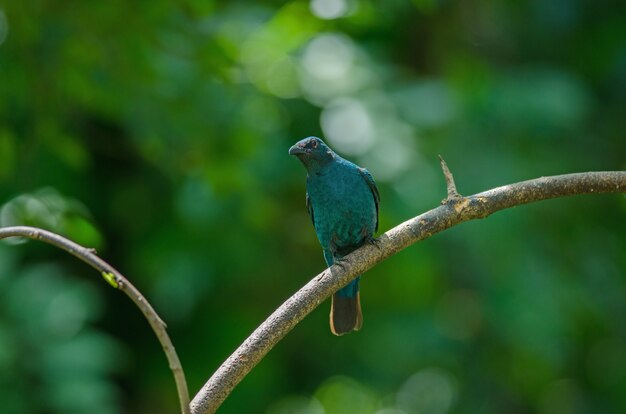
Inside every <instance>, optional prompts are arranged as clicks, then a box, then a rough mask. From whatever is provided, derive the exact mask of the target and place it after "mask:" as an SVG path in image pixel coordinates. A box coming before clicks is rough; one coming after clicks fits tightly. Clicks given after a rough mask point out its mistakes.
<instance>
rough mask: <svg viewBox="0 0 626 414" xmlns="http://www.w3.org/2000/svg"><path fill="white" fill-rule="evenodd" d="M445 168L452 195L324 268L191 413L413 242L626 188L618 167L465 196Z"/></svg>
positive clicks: (210, 405) (220, 396)
mask: <svg viewBox="0 0 626 414" xmlns="http://www.w3.org/2000/svg"><path fill="white" fill-rule="evenodd" d="M444 165H445V163H442V166H444ZM446 170H447V167H445V168H444V173H445V175H446V179H447V180H446V181H447V183H448V198H446V199H445V200H444V201H443V203H442V205H441V206H439V207H437V208H435V209H433V210H430V211H428V212H426V213H424V214H421V215H419V216H417V217H414V218H412V219H410V220H408V221H405V222H404V223H402V224H400V225H398V226H396V227H394V228H393V229H391V230H389V231H387V232H386V233H385V234H383V235H381V236H380V237H379V238H378V239H377V241H376V243H371V244H366V245H364V246H362V247H361V248H359V249H357V250H355V251H354V252H353V253H351V254H349V255H348V256H346V257H345V258H344V260H343V261H342V263H341V266H337V265H333V266H331V267H330V268H328V269H326V270H324V271H323V272H322V273H320V274H319V275H317V276H315V277H314V278H313V279H312V280H311V281H310V282H309V283H307V284H306V285H305V286H304V287H303V288H302V289H300V290H299V291H298V292H296V294H294V295H293V296H292V297H290V298H289V299H287V301H286V302H285V303H283V304H282V305H281V306H280V307H279V308H278V309H276V311H274V313H272V315H270V316H269V317H268V318H267V319H266V320H265V322H263V323H262V324H261V325H260V326H259V327H258V328H257V329H256V330H255V331H254V332H253V333H252V334H251V335H250V336H249V337H248V339H246V340H245V341H244V342H243V344H241V346H240V347H239V348H238V349H237V350H236V351H235V352H234V353H233V354H232V355H231V356H230V357H228V359H227V360H226V361H225V362H224V363H223V364H222V365H221V366H220V367H219V369H218V370H217V371H216V372H215V373H214V374H213V376H212V377H211V378H209V380H208V381H207V383H206V384H205V385H204V386H203V387H202V389H201V390H200V391H199V392H198V394H197V395H196V396H195V397H194V399H193V400H192V402H191V411H192V413H193V414H206V413H214V412H215V411H216V410H217V409H218V408H219V406H220V405H221V404H222V402H223V401H224V400H225V399H226V397H228V395H229V394H230V392H231V391H232V390H233V388H235V386H236V385H237V384H238V383H239V382H240V381H241V380H242V379H243V378H244V377H245V376H246V375H247V374H248V372H250V370H252V368H254V366H256V364H258V363H259V361H261V359H263V357H264V356H265V355H266V354H267V353H268V352H269V351H270V350H271V349H272V348H273V347H274V345H276V343H277V342H278V341H280V340H281V339H282V338H283V337H284V336H285V335H286V334H287V333H288V332H289V331H290V330H291V329H293V327H294V326H296V325H297V324H298V323H299V322H300V321H301V320H302V319H304V317H305V316H306V315H308V314H309V313H310V312H311V311H312V310H313V309H315V308H316V307H317V306H318V305H319V304H320V303H322V302H323V301H324V300H325V299H327V298H328V297H329V296H330V295H332V294H333V293H334V292H335V291H336V290H337V289H339V288H341V287H342V286H345V285H346V284H347V283H348V282H350V281H351V280H352V279H354V278H355V277H356V276H357V275H359V274H362V273H364V272H366V271H367V270H369V269H371V268H372V267H374V266H375V265H376V264H378V263H380V262H381V261H383V260H385V259H387V258H388V257H390V256H392V255H394V254H396V253H398V252H399V251H400V250H402V249H405V248H406V247H408V246H410V245H411V244H413V243H416V242H418V241H420V240H424V239H426V238H428V237H430V236H432V235H433V234H435V233H439V232H440V231H443V230H446V229H448V228H450V227H452V226H455V225H457V224H459V223H462V222H464V221H468V220H473V219H478V218H485V217H487V216H489V215H490V214H493V213H495V212H496V211H499V210H502V209H505V208H509V207H514V206H518V205H522V204H527V203H532V202H535V201H540V200H546V199H549V198H557V197H565V196H570V195H576V194H590V193H620V192H626V172H623V171H616V172H588V173H578V174H567V175H558V176H552V177H542V178H538V179H535V180H529V181H524V182H520V183H516V184H511V185H506V186H503V187H498V188H494V189H492V190H489V191H485V192H482V193H479V194H475V195H473V196H469V197H462V196H459V195H458V193H457V192H456V188H455V186H454V181H453V180H452V179H451V177H452V175H451V174H450V173H449V171H446Z"/></svg>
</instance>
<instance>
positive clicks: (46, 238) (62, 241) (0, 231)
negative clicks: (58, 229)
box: [0, 226, 190, 414]
mask: <svg viewBox="0 0 626 414" xmlns="http://www.w3.org/2000/svg"><path fill="white" fill-rule="evenodd" d="M7 237H26V238H29V239H33V240H41V241H43V242H46V243H49V244H51V245H53V246H56V247H58V248H60V249H63V250H65V251H66V252H68V253H70V254H72V255H73V256H75V257H77V258H79V259H80V260H82V261H83V262H85V263H87V264H88V265H89V266H91V267H93V268H94V269H96V270H97V271H99V272H100V273H101V274H102V276H103V277H104V279H105V280H106V281H107V282H109V284H110V285H111V286H113V287H114V288H116V289H119V290H121V291H122V292H124V293H125V294H126V296H128V297H129V298H130V299H131V300H132V301H133V302H134V303H135V305H137V307H138V308H139V309H140V310H141V313H143V315H144V316H145V318H146V319H147V320H148V323H149V324H150V326H151V327H152V330H153V331H154V333H155V334H156V336H157V338H158V340H159V342H160V343H161V346H162V347H163V351H164V352H165V356H166V357H167V361H168V363H169V367H170V369H171V370H172V374H173V375H174V381H175V382H176V389H177V391H178V399H179V400H180V405H181V411H182V413H183V414H189V413H190V411H189V391H188V389H187V382H186V381H185V374H184V373H183V368H182V365H181V364H180V360H179V359H178V355H177V354H176V350H175V349H174V345H173V344H172V341H171V340H170V337H169V335H168V334H167V331H166V330H165V328H166V326H165V323H164V322H163V321H162V320H161V318H160V317H159V315H157V313H156V312H155V310H154V309H153V308H152V306H151V305H150V303H149V302H148V301H147V300H146V298H144V296H143V295H142V294H141V292H139V290H137V288H136V287H135V286H133V285H132V284H131V283H130V282H129V281H128V280H127V279H126V278H125V277H124V276H123V275H122V274H121V273H120V272H118V271H117V270H116V269H115V268H114V267H113V266H111V265H109V264H108V263H107V262H105V261H104V260H102V259H101V258H100V257H98V256H96V255H95V254H94V253H95V252H94V250H93V249H88V248H86V247H83V246H81V245H79V244H77V243H74V242H73V241H71V240H68V239H66V238H65V237H62V236H60V235H58V234H55V233H52V232H49V231H46V230H42V229H39V228H36V227H26V226H16V227H4V228H0V239H4V238H7Z"/></svg>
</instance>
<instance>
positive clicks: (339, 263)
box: [333, 258, 347, 272]
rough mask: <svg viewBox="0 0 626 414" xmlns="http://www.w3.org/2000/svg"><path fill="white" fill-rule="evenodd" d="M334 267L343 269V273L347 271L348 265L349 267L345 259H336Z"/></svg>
mask: <svg viewBox="0 0 626 414" xmlns="http://www.w3.org/2000/svg"><path fill="white" fill-rule="evenodd" d="M333 265H335V266H337V267H338V268H339V269H341V271H342V272H345V271H346V265H347V261H346V260H345V259H343V258H342V259H335V260H334V262H333Z"/></svg>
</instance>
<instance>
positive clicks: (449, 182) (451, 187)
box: [438, 155, 461, 204]
mask: <svg viewBox="0 0 626 414" xmlns="http://www.w3.org/2000/svg"><path fill="white" fill-rule="evenodd" d="M438 157H439V162H441V169H442V170H443V176H444V177H445V179H446V187H448V197H446V198H445V199H444V200H443V201H442V202H441V203H442V204H443V203H446V202H448V201H452V200H454V199H457V198H461V194H459V192H458V191H457V190H456V184H455V183H454V176H453V175H452V173H451V172H450V169H449V168H448V164H446V162H445V160H444V159H443V158H442V157H441V155H438Z"/></svg>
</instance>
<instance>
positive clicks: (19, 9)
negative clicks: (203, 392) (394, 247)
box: [0, 0, 626, 414]
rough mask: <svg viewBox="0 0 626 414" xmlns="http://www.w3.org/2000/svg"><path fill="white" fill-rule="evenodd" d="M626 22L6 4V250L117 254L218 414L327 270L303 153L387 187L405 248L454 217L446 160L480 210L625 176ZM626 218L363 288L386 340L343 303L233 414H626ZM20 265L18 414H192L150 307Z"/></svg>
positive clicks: (242, 389) (497, 231) (556, 9)
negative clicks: (273, 315)
mask: <svg viewBox="0 0 626 414" xmlns="http://www.w3.org/2000/svg"><path fill="white" fill-rule="evenodd" d="M621 9H622V7H621V4H619V2H616V1H611V0H605V1H599V2H597V1H596V2H592V1H574V2H554V1H541V0H523V1H521V2H520V1H518V2H496V3H491V2H473V3H471V2H470V3H468V2H443V1H434V0H413V1H409V0H393V1H384V2H377V1H371V0H311V1H310V2H307V1H289V2H283V3H280V4H279V3H277V2H269V1H261V2H245V1H239V2H215V1H197V0H183V1H180V2H166V1H163V0H153V1H149V2H123V1H108V2H60V3H59V2H57V3H54V4H53V3H50V2H35V1H26V2H23V1H22V2H21V1H10V2H4V4H3V5H2V6H0V183H1V184H2V185H0V202H1V207H0V225H3V226H5V225H13V224H31V225H38V226H41V227H44V228H47V229H50V230H53V231H58V232H60V233H62V234H64V235H65V236H68V237H70V238H72V239H74V240H76V241H78V242H79V243H82V244H84V245H87V246H89V247H95V248H97V249H98V252H99V254H101V255H102V256H103V257H104V258H106V259H107V260H109V261H110V262H111V263H112V264H114V265H115V266H116V267H117V268H119V269H120V270H122V271H123V272H124V274H126V275H127V276H128V277H130V278H131V279H132V281H133V283H134V284H136V285H137V287H139V288H140V289H141V290H142V291H143V292H144V294H145V295H146V297H147V298H149V299H150V300H152V301H153V302H154V305H155V307H156V308H157V310H158V311H159V312H160V313H161V316H162V317H163V319H164V320H165V321H167V323H168V326H169V328H170V332H171V335H172V337H173V340H174V342H175V344H176V345H177V350H178V351H179V353H180V356H181V360H182V363H183V365H184V367H185V370H186V373H187V375H188V377H189V380H190V387H191V389H192V391H195V390H197V389H198V388H199V387H200V385H201V384H202V383H203V382H204V381H205V380H206V379H207V377H208V375H209V374H210V373H211V372H212V371H213V370H214V369H215V368H216V367H217V366H218V364H219V363H221V362H222V360H223V359H224V358H225V357H226V356H227V355H229V354H230V352H232V350H233V349H234V348H235V347H236V346H237V345H238V344H239V343H240V342H241V341H242V340H243V339H244V338H245V337H246V335H247V334H249V333H250V332H251V331H252V329H253V328H254V327H256V326H257V325H258V324H259V323H260V322H261V321H262V320H264V318H265V317H266V316H267V315H268V314H269V313H270V312H271V311H272V310H273V309H274V308H275V307H276V306H278V305H279V304H280V303H281V302H282V301H283V300H284V299H286V298H287V297H288V296H289V295H290V294H291V293H293V292H294V291H295V290H296V289H297V288H298V287H300V286H301V285H303V284H304V283H305V282H306V281H307V280H308V278H310V277H312V276H313V275H315V274H317V273H318V272H319V271H320V270H322V268H323V266H324V265H323V258H322V255H321V250H320V248H319V246H318V243H317V240H316V239H315V235H314V232H313V228H312V226H311V223H310V220H309V218H308V217H307V214H306V209H305V207H304V171H303V170H302V168H301V166H300V165H299V164H298V163H297V161H296V160H294V159H291V158H290V157H289V156H288V155H287V149H288V148H289V146H290V145H291V144H293V143H294V142H295V141H297V140H299V139H301V138H303V137H305V136H309V135H319V136H323V137H324V138H326V140H327V142H328V143H329V144H330V145H331V146H333V147H334V148H335V149H336V150H337V151H338V152H340V153H342V155H345V156H346V157H347V158H350V159H353V160H355V161H356V162H357V163H358V164H359V165H363V166H365V167H367V168H368V169H369V170H370V171H371V172H372V174H373V175H374V177H375V178H376V180H377V183H378V185H379V188H380V192H381V210H380V211H381V220H380V228H381V230H383V231H384V230H386V229H388V228H389V227H391V226H393V225H395V224H398V223H400V222H401V221H403V220H405V219H407V218H409V217H412V216H414V215H416V214H418V213H420V212H422V211H424V210H426V209H429V208H432V207H434V206H436V205H437V204H438V203H439V201H440V200H441V199H442V198H444V196H445V185H444V182H443V177H442V175H441V173H440V171H439V166H438V160H437V154H442V155H443V157H444V158H445V159H446V160H447V162H448V164H449V166H450V168H451V169H452V171H453V172H454V173H455V176H456V180H457V184H458V186H459V191H460V192H461V193H462V194H470V193H474V192H478V191H481V190H484V189H487V188H490V187H494V186H498V185H503V184H506V183H510V182H515V181H519V180H523V179H528V178H534V177H538V176H542V175H550V174H559V173H567V172H579V171H587V170H620V169H621V170H623V169H625V168H626V158H625V157H624V154H626V140H625V139H624V131H625V130H626V124H625V121H624V120H625V119H626V117H625V116H624V108H625V107H626V99H625V97H626V63H625V62H626V55H625V54H624V44H625V42H626V20H625V19H624V15H623V13H620V10H621ZM624 214H626V199H625V198H624V197H621V196H617V195H607V196H596V197H591V196H589V197H575V198H571V199H563V200H555V201H549V202H544V203H542V204H537V205H530V206H526V207H523V208H519V209H514V210H510V211H504V212H501V213H498V214H497V215H495V216H493V217H490V218H489V219H487V220H484V221H481V222H472V223H467V224H464V225H462V226H459V227H456V228H454V229H452V230H450V231H448V232H445V234H442V235H439V236H437V237H435V238H433V239H429V240H428V241H426V242H424V243H421V244H419V245H418V246H415V247H412V248H410V249H408V250H407V251H405V252H402V253H401V254H399V255H397V256H395V257H393V258H392V259H390V260H388V261H386V262H384V263H382V264H380V265H379V266H377V267H376V269H373V270H372V271H371V272H368V274H366V275H365V276H364V279H363V282H362V304H363V310H364V326H363V330H362V331H361V332H359V333H355V334H351V335H349V336H346V337H342V338H336V337H332V336H331V335H330V333H329V330H328V320H327V319H328V314H327V313H328V307H327V305H322V306H321V307H320V309H319V310H317V311H315V312H314V313H313V314H312V315H311V316H310V317H309V318H307V319H306V320H305V321H304V322H303V323H302V324H300V325H299V326H298V327H297V328H296V329H295V330H294V331H293V332H292V333H291V334H289V335H288V336H287V337H286V338H285V340H284V341H283V342H282V343H281V344H280V345H279V346H278V347H277V348H276V349H275V350H273V351H272V352H271V353H270V355H269V356H268V357H267V358H266V359H265V360H264V361H263V362H262V363H261V364H260V365H259V367H258V368H257V369H255V370H254V371H253V372H252V374H251V375H250V376H249V377H248V378H246V380H245V381H244V382H243V383H242V384H241V385H240V386H239V387H238V388H237V389H236V390H235V392H234V393H233V395H232V397H231V398H230V399H229V400H227V402H226V403H225V405H224V407H223V410H222V411H223V412H224V413H242V412H267V413H272V414H275V413H316V414H317V413H320V414H321V413H342V412H362V413H369V412H371V413H377V414H392V413H394V414H399V413H405V414H406V413H447V412H459V413H460V412H463V413H466V412H471V413H473V412H476V413H500V412H537V413H543V412H546V413H547V412H622V411H625V410H626V397H625V396H626V376H625V375H624V373H625V372H626V353H625V352H624V349H626V331H625V330H624V327H625V326H626V319H625V317H624V315H626V279H625V276H624V275H625V274H626V255H624V252H625V251H626V240H625V239H624V237H623V234H626V220H624ZM0 247H1V249H0V297H1V299H0V401H2V409H3V410H5V411H7V410H8V411H7V412H11V413H38V412H63V413H66V412H76V413H78V412H90V413H91V412H103V413H122V412H132V413H154V412H175V411H176V410H177V401H176V396H175V393H174V385H173V381H172V379H171V378H170V374H169V372H168V370H167V364H166V361H165V358H164V357H163V355H162V354H161V351H160V349H159V346H158V344H157V342H156V341H155V340H154V338H153V335H152V333H151V332H150V331H149V329H148V327H147V324H146V322H145V321H143V320H142V319H141V316H140V314H139V312H138V311H137V310H136V309H134V308H133V306H132V304H131V303H129V301H128V300H127V298H125V297H124V296H123V295H121V294H119V292H116V291H113V290H112V289H104V288H103V283H102V281H101V280H99V278H98V277H97V274H96V275H95V276H96V277H91V278H90V277H89V276H93V275H92V273H93V271H91V270H90V269H88V268H86V267H85V266H84V265H83V264H82V263H77V261H76V260H75V259H73V258H70V257H66V255H65V254H63V253H61V252H59V251H56V250H55V249H52V248H50V247H47V246H42V245H39V244H35V243H25V244H22V245H20V246H8V245H4V246H0ZM112 338H115V339H112ZM121 343H123V344H125V347H124V348H123V349H122V348H121V345H120V344H121Z"/></svg>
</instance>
